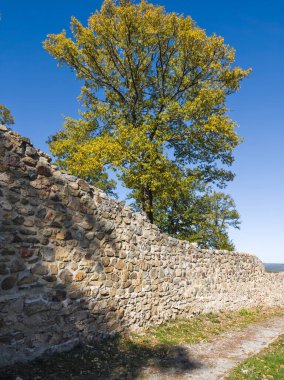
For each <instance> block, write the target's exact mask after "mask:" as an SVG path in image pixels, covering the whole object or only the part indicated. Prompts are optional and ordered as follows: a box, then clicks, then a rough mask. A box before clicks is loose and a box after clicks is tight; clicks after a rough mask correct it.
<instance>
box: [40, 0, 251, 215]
mask: <svg viewBox="0 0 284 380" xmlns="http://www.w3.org/2000/svg"><path fill="white" fill-rule="evenodd" d="M71 32H72V35H71V37H68V36H67V34H66V32H65V31H63V32H62V33H60V34H52V35H49V36H48V38H47V39H46V41H45V42H44V47H45V49H46V50H47V51H48V52H49V53H50V54H51V55H52V56H53V57H54V58H55V59H57V60H58V62H59V64H62V65H63V64H65V65H67V66H69V67H70V69H71V70H73V71H75V73H76V75H77V78H78V79H79V80H82V81H83V82H84V84H83V86H82V90H81V95H80V100H81V103H82V106H83V111H81V118H80V119H79V120H74V119H71V118H67V119H66V120H65V123H64V129H63V130H61V131H59V132H58V133H57V134H56V135H54V136H52V137H51V139H50V149H51V151H52V153H53V154H54V155H55V156H56V157H57V158H58V162H59V164H60V165H61V166H63V167H65V168H68V170H69V171H71V172H73V173H75V174H77V175H81V176H89V177H90V178H91V177H92V176H93V174H94V173H95V174H96V177H97V178H99V176H100V174H101V173H102V175H106V169H112V170H115V171H116V173H117V176H118V178H119V179H120V180H121V181H122V182H123V184H124V185H125V186H126V187H128V188H129V189H131V190H132V193H131V195H132V197H133V198H134V199H135V200H136V202H137V203H138V205H139V206H140V207H141V208H142V209H143V210H144V211H145V212H146V213H147V216H148V219H149V220H150V221H151V222H153V218H154V204H155V200H156V199H159V198H160V197H162V198H163V199H168V200H169V202H170V200H171V198H172V197H173V196H174V197H175V196H176V195H177V194H178V193H180V192H182V191H183V190H184V189H185V188H186V187H187V186H188V183H189V182H191V180H192V179H193V178H194V179H196V178H200V179H202V180H203V181H209V182H212V183H213V182H215V183H217V184H224V183H225V182H226V181H228V180H230V179H232V178H233V174H232V173H231V172H230V171H229V170H225V169H224V165H227V166H229V165H231V164H232V162H233V155H232V153H233V150H234V148H235V147H236V146H237V145H238V144H239V142H240V138H239V136H238V135H237V133H236V131H235V123H234V122H233V121H232V120H231V119H230V118H229V116H228V115H227V114H226V112H227V108H226V106H225V100H226V97H227V95H229V94H231V93H233V92H235V91H237V90H238V89H239V86H240V82H241V80H242V79H243V78H244V77H246V76H248V74H249V72H250V70H242V69H241V68H239V67H232V64H233V62H234V50H233V49H232V48H230V47H229V46H227V45H226V44H225V43H224V40H223V38H221V37H218V36H216V35H212V36H207V35H206V33H205V31H204V30H202V29H200V28H199V27H197V26H196V24H195V23H194V21H193V20H192V19H191V18H190V17H184V16H181V15H177V14H176V13H166V12H165V9H164V8H163V7H160V6H154V5H152V4H150V3H147V1H145V0H142V1H141V2H139V3H137V4H135V3H132V2H131V1H120V2H116V1H112V0H105V1H104V3H103V5H102V8H101V10H100V11H97V12H96V13H94V14H93V15H91V17H90V18H89V20H88V25H87V26H86V27H84V26H83V25H82V24H81V23H80V22H79V21H78V20H77V19H76V18H75V17H73V18H72V22H71Z"/></svg>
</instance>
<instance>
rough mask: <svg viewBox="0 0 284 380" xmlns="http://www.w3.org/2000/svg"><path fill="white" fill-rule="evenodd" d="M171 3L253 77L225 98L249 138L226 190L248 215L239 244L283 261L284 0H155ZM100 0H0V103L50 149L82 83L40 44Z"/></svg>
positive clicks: (239, 152) (74, 111)
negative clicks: (233, 53)
mask: <svg viewBox="0 0 284 380" xmlns="http://www.w3.org/2000/svg"><path fill="white" fill-rule="evenodd" d="M154 2H155V3H158V4H161V5H165V6H166V9H167V10H169V11H176V12H179V13H184V14H190V15H191V16H192V18H193V19H194V20H195V21H196V22H197V23H198V25H199V26H200V27H202V28H204V29H206V31H207V33H208V34H211V33H213V32H216V33H217V34H218V35H222V36H223V37H224V38H225V41H226V43H228V44H230V45H232V46H233V47H235V49H236V50H237V56H236V57H237V64H238V65H240V66H242V67H243V68H248V67H252V68H253V73H252V74H251V77H250V78H249V79H247V80H245V81H244V82H243V84H242V88H241V90H240V91H239V92H238V93H237V94H236V95H233V96H231V97H230V98H229V102H228V104H229V106H230V108H231V109H232V111H231V115H232V117H233V118H234V119H235V120H236V121H237V122H238V124H239V133H240V135H242V136H243V137H244V139H245V142H244V143H243V144H242V145H241V146H240V147H239V148H238V149H237V151H236V154H235V157H236V162H235V164H234V167H233V170H234V171H235V173H236V179H235V181H234V182H233V183H232V184H230V185H229V187H228V189H227V191H228V192H230V193H231V194H232V196H233V197H234V199H235V200H236V203H237V206H238V209H239V212H240V214H241V217H242V227H241V230H240V231H232V232H231V236H232V237H233V239H234V241H235V243H236V246H237V248H238V249H239V250H241V251H247V252H251V253H254V254H256V255H257V256H259V257H260V258H261V259H262V260H263V261H265V262H284V244H283V238H284V194H283V193H284V190H283V189H284V168H283V164H284V128H283V121H284V91H283V89H284V70H283V62H284V1H283V0H238V1H237V0H235V1H228V0H215V1H212V0H203V1H200V0H198V1H197V0H188V1H184V0H176V1H170V0H159V1H154ZM100 5H101V1H97V0H92V1H91V0H48V1H38V0H28V1H23V0H0V13H1V21H0V103H2V104H5V105H6V106H8V107H9V108H10V109H11V110H12V112H13V114H14V116H15V120H16V125H15V126H14V128H15V129H16V130H17V131H18V132H19V133H21V134H23V135H25V136H27V137H29V138H30V139H31V140H32V141H33V143H34V144H35V145H36V146H38V147H40V148H41V149H42V150H44V151H48V147H47V145H46V140H47V137H48V136H49V135H51V134H53V133H55V132H56V131H57V130H58V129H59V128H60V127H61V125H62V115H66V116H73V117H75V116H77V110H78V108H79V104H78V102H77V101H76V97H77V96H78V95H79V90H80V83H79V82H76V81H75V79H74V75H73V74H72V73H70V72H69V71H68V70H67V69H62V68H61V69H59V68H58V67H57V66H56V62H55V61H54V60H53V59H52V58H51V57H50V56H49V55H48V54H47V53H46V52H45V51H44V50H43V49H42V41H43V40H44V39H45V36H46V35H47V34H48V33H58V32H60V31H61V30H62V29H63V28H64V29H68V27H69V21H70V17H71V16H72V15H75V16H76V17H77V18H78V19H80V20H81V21H82V22H83V23H84V22H86V20H87V18H88V16H89V15H90V14H91V13H92V12H93V11H95V10H96V9H97V8H100Z"/></svg>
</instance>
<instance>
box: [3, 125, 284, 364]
mask: <svg viewBox="0 0 284 380" xmlns="http://www.w3.org/2000/svg"><path fill="white" fill-rule="evenodd" d="M50 161H51V159H50V158H49V157H48V156H47V155H46V154H45V153H43V152H41V151H39V150H38V149H35V148H34V147H33V146H32V145H31V143H30V142H29V140H28V139H25V138H23V137H21V136H19V135H18V134H17V133H15V132H13V131H10V130H7V129H6V128H5V127H3V126H2V127H0V365H2V366H3V365H6V364H11V363H13V362H14V361H18V360H20V361H25V360H30V359H32V358H34V357H36V356H40V355H42V354H43V353H45V352H53V351H56V350H64V349H68V348H70V347H72V346H74V345H75V344H77V343H78V342H79V341H82V342H85V341H90V340H93V339H95V338H102V337H105V336H109V335H112V334H114V333H116V332H127V331H130V330H139V329H142V328H145V327H147V326H149V325H151V324H159V323H161V322H164V321H166V320H169V319H173V318H177V317H182V318H187V317H190V316H191V315H193V314H194V313H204V312H209V311H218V310H225V309H238V308H241V307H253V306H256V305H259V304H261V305H283V303H284V276H283V275H281V274H268V273H265V272H264V269H263V265H262V263H261V262H260V260H259V259H257V258H256V257H254V256H251V255H248V254H240V253H236V252H227V251H206V250H200V249H198V248H197V247H195V245H193V244H189V243H187V242H185V241H179V240H176V239H173V238H170V237H168V236H166V235H165V234H162V233H160V232H159V230H158V229H157V227H156V226H154V225H151V224H149V223H148V222H147V221H146V219H145V217H144V216H142V215H140V214H136V213H134V212H133V211H132V210H131V209H130V208H129V207H125V206H123V205H122V204H121V203H119V202H117V201H115V200H112V199H109V198H107V197H106V196H105V194H104V193H102V192H101V191H100V190H98V189H96V188H94V187H93V186H90V185H89V184H87V183H86V182H85V181H84V180H82V179H78V178H76V177H74V176H72V175H69V174H68V173H64V172H61V171H59V170H58V169H57V167H56V166H54V165H52V164H51V163H50Z"/></svg>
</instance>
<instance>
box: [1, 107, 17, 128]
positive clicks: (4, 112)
mask: <svg viewBox="0 0 284 380" xmlns="http://www.w3.org/2000/svg"><path fill="white" fill-rule="evenodd" d="M0 124H4V125H11V124H14V117H13V116H12V114H11V112H10V110H9V109H8V108H7V107H5V106H4V105H3V104H0Z"/></svg>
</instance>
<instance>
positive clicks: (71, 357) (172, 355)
mask: <svg viewBox="0 0 284 380" xmlns="http://www.w3.org/2000/svg"><path fill="white" fill-rule="evenodd" d="M147 367H151V370H153V372H155V370H158V371H159V373H162V374H165V375H167V374H173V376H178V375H182V374H184V373H185V372H187V373H188V372H189V373H190V371H191V370H193V369H196V368H200V367H201V364H200V363H198V362H196V361H191V360H190V358H189V357H188V352H187V350H186V348H184V347H181V346H175V347H168V346H157V347H153V348H149V347H144V346H138V345H134V344H131V343H128V344H124V345H121V344H120V343H119V339H112V340H110V339H108V340H106V341H105V342H101V343H98V344H96V345H94V346H91V345H88V346H78V347H76V348H74V349H73V350H72V351H69V352H65V353H60V354H55V355H52V356H49V357H47V358H45V359H37V360H34V361H33V362H29V363H26V364H19V365H14V366H13V367H9V368H4V369H2V371H1V370H0V379H3V380H4V379H5V380H15V379H16V378H17V377H20V378H21V379H23V380H39V379H46V380H61V379H74V380H75V379H76V380H91V379H92V380H116V379H117V380H118V379H125V380H134V379H138V378H140V376H142V373H143V369H146V368H147ZM151 370H150V371H151ZM147 373H148V374H149V370H148V371H147ZM173 378H174V377H173Z"/></svg>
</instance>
